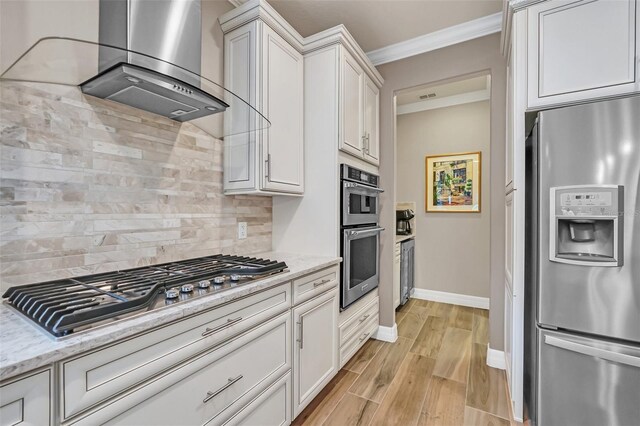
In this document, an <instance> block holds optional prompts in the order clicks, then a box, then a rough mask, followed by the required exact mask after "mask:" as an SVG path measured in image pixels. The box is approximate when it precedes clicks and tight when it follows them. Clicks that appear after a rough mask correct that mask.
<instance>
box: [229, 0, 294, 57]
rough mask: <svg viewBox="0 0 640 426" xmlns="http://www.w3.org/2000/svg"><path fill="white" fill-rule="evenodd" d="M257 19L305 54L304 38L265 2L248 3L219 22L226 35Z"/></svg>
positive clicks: (231, 11) (262, 0)
mask: <svg viewBox="0 0 640 426" xmlns="http://www.w3.org/2000/svg"><path fill="white" fill-rule="evenodd" d="M256 19H260V20H261V21H263V22H265V23H266V24H267V25H269V26H270V27H271V28H272V29H273V30H274V31H275V32H276V33H278V34H279V35H280V36H281V37H282V38H284V39H285V40H286V41H287V43H289V44H291V46H293V47H294V48H295V49H296V50H297V51H298V52H300V53H303V46H304V38H303V37H302V36H301V35H300V34H299V33H298V32H297V31H296V30H295V28H293V27H292V26H291V25H290V24H289V23H288V22H287V21H286V20H285V19H284V18H283V17H282V16H281V15H280V14H279V13H278V12H277V11H276V10H275V9H274V8H273V6H271V5H270V4H269V3H267V2H266V1H264V0H251V1H248V2H246V3H244V4H242V5H240V6H238V7H236V8H235V9H233V10H230V11H229V12H227V13H225V14H224V15H222V16H221V17H219V18H218V22H220V27H221V28H222V32H223V33H225V34H226V33H228V32H229V31H232V30H234V29H236V28H238V27H241V26H243V25H244V24H247V23H249V22H251V21H255V20H256Z"/></svg>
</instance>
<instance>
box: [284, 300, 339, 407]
mask: <svg viewBox="0 0 640 426" xmlns="http://www.w3.org/2000/svg"><path fill="white" fill-rule="evenodd" d="M338 303H339V295H338V290H337V289H335V288H334V289H333V290H331V291H328V292H327V293H325V294H322V295H320V296H317V297H316V298H314V299H312V300H310V301H308V302H305V303H303V304H301V305H299V306H297V307H295V308H294V309H293V325H294V342H293V345H294V350H293V352H294V353H293V377H294V383H293V416H294V417H295V416H297V415H298V414H299V413H300V412H301V411H302V410H303V409H304V408H305V407H306V406H307V404H309V402H311V400H312V399H313V398H314V397H315V396H316V395H317V394H318V393H319V392H320V390H322V388H323V387H324V386H325V385H326V384H327V383H328V382H329V380H331V378H332V377H333V376H334V375H335V374H336V373H337V372H338Z"/></svg>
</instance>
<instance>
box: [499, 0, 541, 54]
mask: <svg viewBox="0 0 640 426" xmlns="http://www.w3.org/2000/svg"><path fill="white" fill-rule="evenodd" d="M543 1H546V0H506V1H505V2H504V5H503V7H502V34H500V50H501V51H502V55H503V56H504V57H505V58H508V57H509V52H510V49H509V47H510V46H511V22H512V21H513V14H514V13H516V12H518V11H520V10H523V9H526V8H527V7H529V6H531V5H534V4H536V3H540V2H543Z"/></svg>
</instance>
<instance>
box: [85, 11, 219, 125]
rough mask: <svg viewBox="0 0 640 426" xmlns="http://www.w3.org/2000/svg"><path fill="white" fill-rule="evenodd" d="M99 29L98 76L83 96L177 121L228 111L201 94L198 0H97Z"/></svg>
mask: <svg viewBox="0 0 640 426" xmlns="http://www.w3.org/2000/svg"><path fill="white" fill-rule="evenodd" d="M99 25H100V27H99V43H100V45H101V47H100V51H99V67H98V69H99V72H100V73H99V74H98V75H97V76H96V77H93V78H91V79H90V80H87V81H86V82H84V83H82V84H81V85H80V87H81V89H82V92H83V93H86V94H88V95H92V96H97V97H99V98H103V99H109V100H112V101H115V102H120V103H123V104H126V105H130V106H133V107H135V108H139V109H143V110H145V111H150V112H153V113H156V114H159V115H163V116H165V117H168V118H171V119H173V120H176V121H189V120H192V119H195V118H200V117H204V116H207V115H211V114H215V113H218V112H222V111H224V110H225V109H226V108H227V107H228V106H229V105H228V104H226V103H225V102H224V101H222V100H220V99H218V98H216V97H215V96H212V95H210V94H208V93H206V92H205V91H203V90H201V89H200V77H199V75H200V60H201V59H200V58H201V48H202V47H201V46H202V39H201V37H202V30H201V29H202V24H201V8H200V0H154V1H149V0H100V21H99ZM102 46H104V47H102ZM108 46H113V47H114V48H115V49H114V48H110V47H108ZM135 52H139V53H143V54H144V55H140V54H136V53H135ZM145 55H149V56H145ZM154 58H158V59H160V60H156V59H154Z"/></svg>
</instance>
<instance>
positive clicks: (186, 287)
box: [180, 284, 193, 293]
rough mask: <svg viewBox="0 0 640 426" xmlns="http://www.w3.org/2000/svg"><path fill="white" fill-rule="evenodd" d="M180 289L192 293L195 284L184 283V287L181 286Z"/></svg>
mask: <svg viewBox="0 0 640 426" xmlns="http://www.w3.org/2000/svg"><path fill="white" fill-rule="evenodd" d="M180 291H181V292H182V293H191V292H192V291H193V284H183V285H182V287H180Z"/></svg>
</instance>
